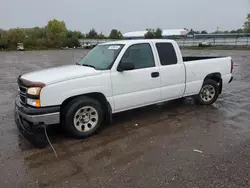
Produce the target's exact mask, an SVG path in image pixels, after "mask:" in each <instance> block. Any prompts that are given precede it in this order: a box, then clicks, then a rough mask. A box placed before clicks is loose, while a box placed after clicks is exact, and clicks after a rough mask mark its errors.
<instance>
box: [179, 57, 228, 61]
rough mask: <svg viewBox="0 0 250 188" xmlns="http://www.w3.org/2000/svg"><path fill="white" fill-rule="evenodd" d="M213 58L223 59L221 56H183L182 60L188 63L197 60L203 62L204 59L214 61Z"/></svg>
mask: <svg viewBox="0 0 250 188" xmlns="http://www.w3.org/2000/svg"><path fill="white" fill-rule="evenodd" d="M215 58H223V57H221V56H217V57H216V56H183V57H182V59H183V61H184V62H188V61H197V60H205V59H215Z"/></svg>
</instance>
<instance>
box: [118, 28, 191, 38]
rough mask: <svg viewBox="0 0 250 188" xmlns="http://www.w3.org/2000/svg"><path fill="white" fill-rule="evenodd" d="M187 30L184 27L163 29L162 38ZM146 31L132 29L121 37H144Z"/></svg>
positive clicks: (185, 32)
mask: <svg viewBox="0 0 250 188" xmlns="http://www.w3.org/2000/svg"><path fill="white" fill-rule="evenodd" d="M188 32H189V31H188V30H185V29H164V30H162V36H163V38H167V37H171V36H180V37H181V36H185V35H187V34H188ZM146 33H147V31H146V30H145V31H132V32H127V33H124V34H123V37H124V38H126V39H135V38H144V35H145V34H146Z"/></svg>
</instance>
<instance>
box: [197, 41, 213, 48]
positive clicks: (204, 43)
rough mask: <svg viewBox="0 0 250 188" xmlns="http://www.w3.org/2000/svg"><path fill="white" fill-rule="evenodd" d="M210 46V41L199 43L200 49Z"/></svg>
mask: <svg viewBox="0 0 250 188" xmlns="http://www.w3.org/2000/svg"><path fill="white" fill-rule="evenodd" d="M208 46H211V43H210V42H208V41H203V42H201V43H199V47H208Z"/></svg>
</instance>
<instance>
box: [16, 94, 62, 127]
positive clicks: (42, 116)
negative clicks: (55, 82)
mask: <svg viewBox="0 0 250 188" xmlns="http://www.w3.org/2000/svg"><path fill="white" fill-rule="evenodd" d="M15 113H16V115H17V116H18V117H20V118H21V119H24V120H26V121H28V122H29V123H32V124H45V125H53V124H59V123H60V107H59V106H57V107H46V108H32V107H29V106H24V105H22V104H21V103H20V100H19V99H18V98H17V99H16V101H15Z"/></svg>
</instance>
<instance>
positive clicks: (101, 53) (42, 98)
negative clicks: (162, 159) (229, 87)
mask: <svg viewBox="0 0 250 188" xmlns="http://www.w3.org/2000/svg"><path fill="white" fill-rule="evenodd" d="M232 71H233V62H232V59H231V57H182V54H181V51H180V49H179V47H178V45H177V43H176V42H175V41H173V40H121V41H115V42H110V43H104V44H100V45H98V46H96V47H95V48H94V49H92V50H91V51H90V52H89V53H88V54H87V55H86V56H85V57H83V58H82V59H81V60H80V61H79V63H77V64H76V65H67V66H61V67H55V68H49V69H45V70H41V71H36V72H31V73H27V74H23V75H20V76H19V78H18V86H19V92H18V93H19V94H18V97H17V98H16V101H15V120H16V124H17V125H18V127H19V129H20V130H21V132H22V133H24V135H25V137H26V138H28V139H29V140H30V141H31V140H32V141H34V140H38V139H37V136H36V135H37V134H38V133H39V132H40V131H39V130H40V129H43V128H44V127H45V126H48V125H54V124H61V125H62V126H63V127H64V128H65V129H66V131H67V132H68V133H70V135H72V136H73V137H75V138H85V137H87V136H90V135H92V134H93V133H95V132H96V131H97V130H98V129H99V128H100V127H101V125H102V124H103V121H104V120H105V119H106V120H110V119H111V117H112V114H114V113H117V112H122V111H125V110H130V109H134V108H138V107H143V106H147V105H151V104H156V103H160V102H164V101H169V100H172V99H177V98H182V97H186V96H194V98H195V99H196V101H197V102H198V103H199V104H202V105H210V104H212V103H214V102H215V101H216V99H217V98H218V96H219V94H220V93H221V91H222V87H223V86H225V85H226V84H228V83H230V82H231V81H232V79H233V77H232Z"/></svg>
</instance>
